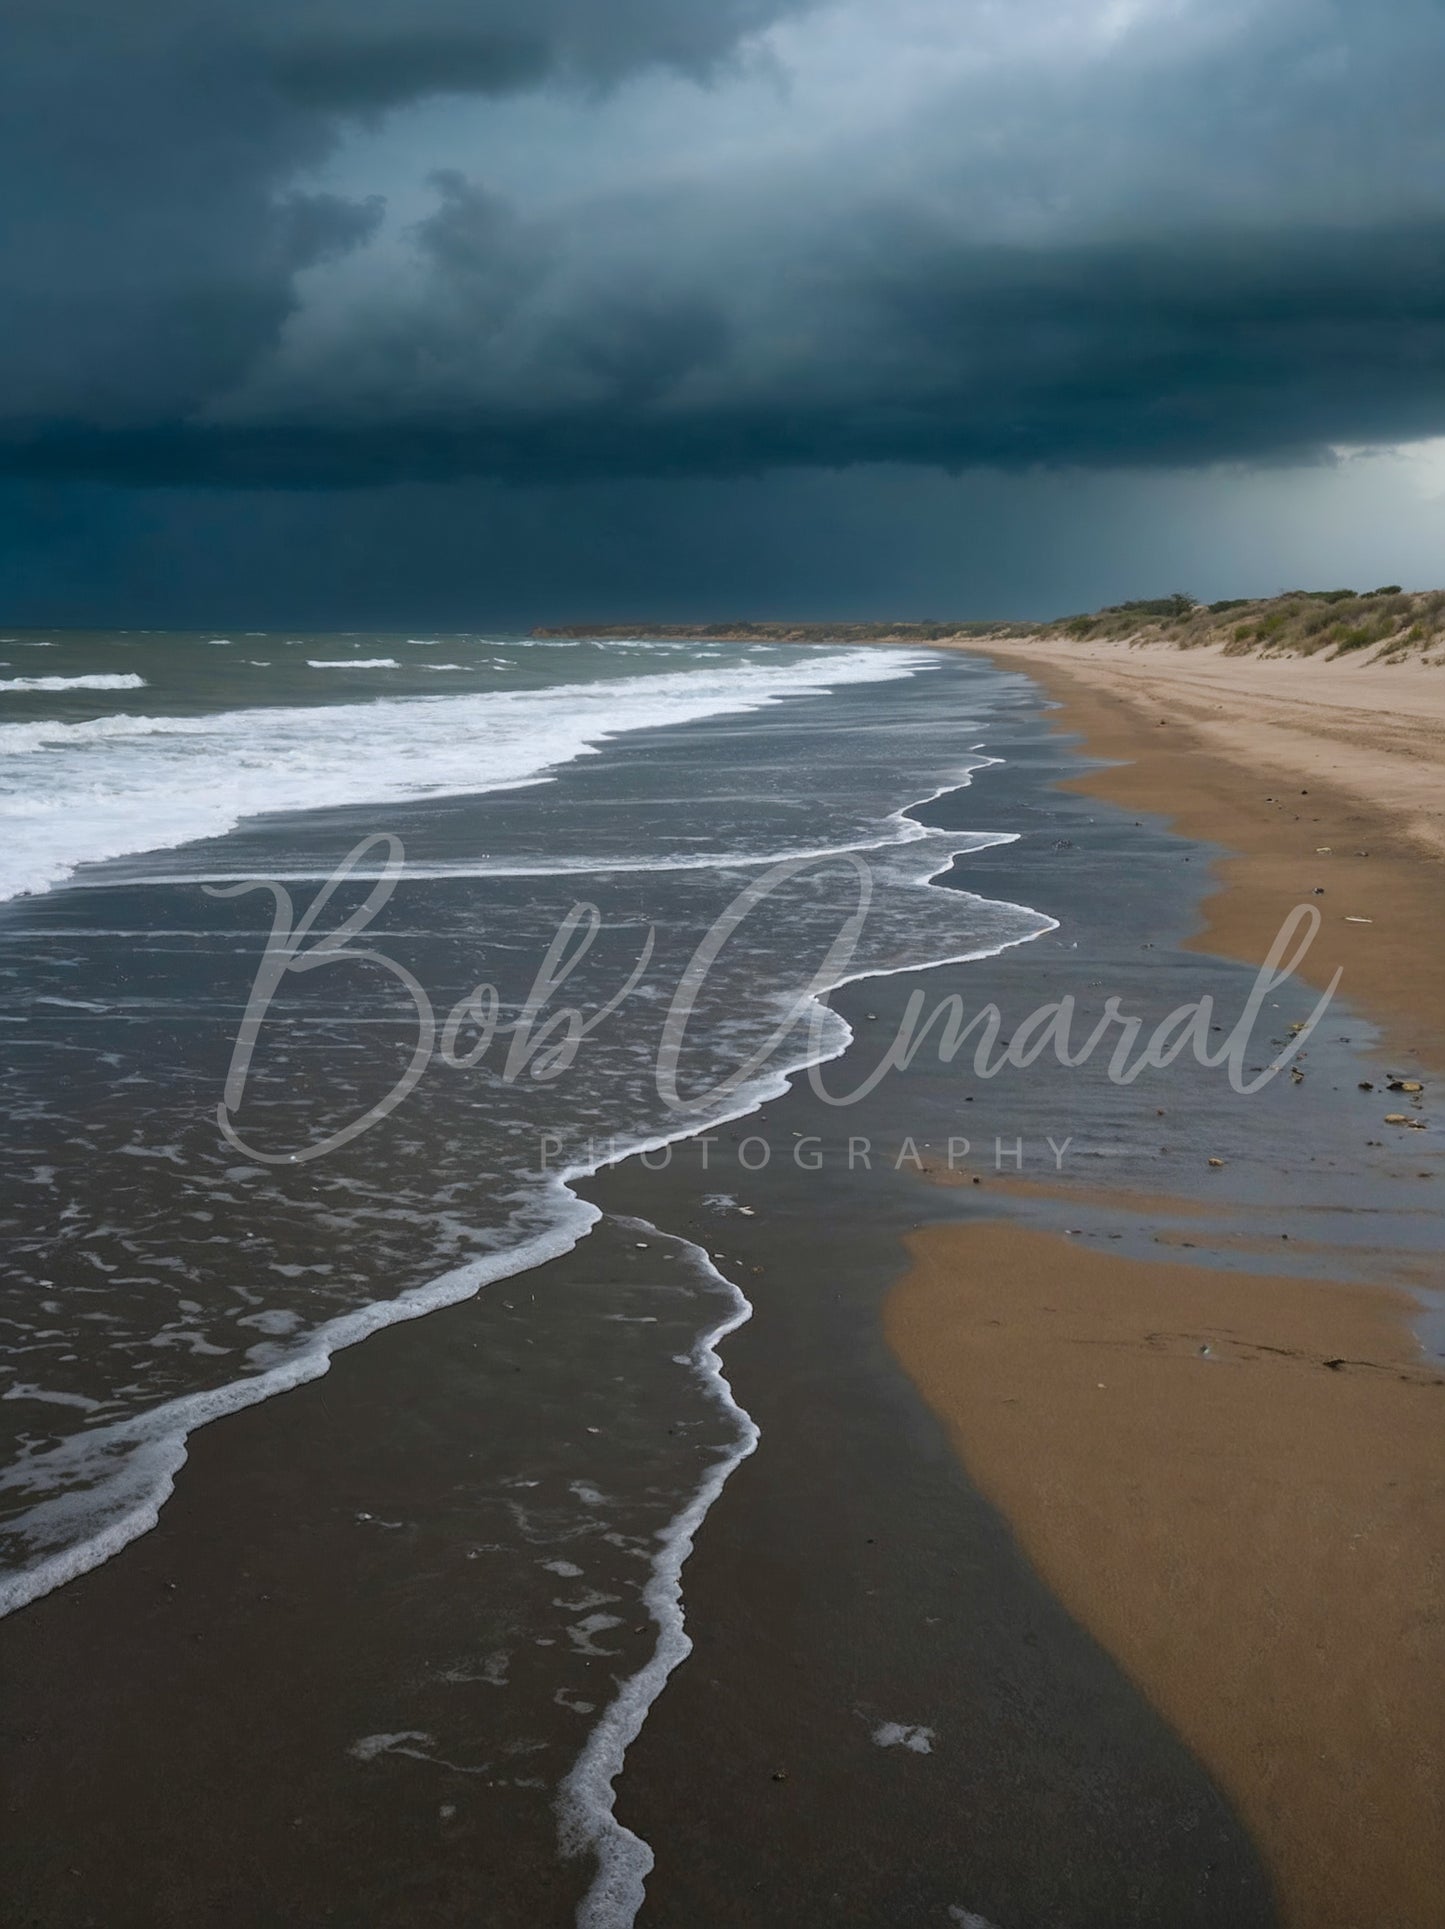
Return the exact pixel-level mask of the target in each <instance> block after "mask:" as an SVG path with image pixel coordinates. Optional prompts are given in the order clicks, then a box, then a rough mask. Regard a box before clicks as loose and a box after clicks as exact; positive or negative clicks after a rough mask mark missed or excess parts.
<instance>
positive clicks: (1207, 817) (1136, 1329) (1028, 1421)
mask: <svg viewBox="0 0 1445 1929" xmlns="http://www.w3.org/2000/svg"><path fill="white" fill-rule="evenodd" d="M985 647H986V649H987V652H988V654H990V655H992V656H996V657H998V658H999V659H1000V660H1003V661H1007V662H1009V663H1010V664H1011V665H1015V666H1017V667H1020V668H1026V669H1029V670H1030V671H1032V672H1033V673H1035V674H1037V675H1038V676H1039V677H1040V680H1041V681H1043V682H1044V683H1045V684H1046V686H1047V687H1048V688H1049V689H1050V691H1051V692H1052V693H1053V694H1054V695H1055V696H1057V697H1059V698H1060V699H1062V700H1063V703H1064V710H1063V714H1062V722H1063V723H1064V725H1065V726H1066V727H1069V728H1073V729H1077V730H1079V731H1081V732H1083V734H1084V736H1085V739H1086V747H1087V748H1088V749H1089V751H1090V752H1092V753H1093V754H1095V755H1098V756H1100V757H1105V758H1109V759H1118V760H1121V763H1120V767H1118V768H1113V769H1109V770H1104V771H1101V772H1097V773H1094V774H1091V775H1090V776H1088V777H1086V778H1084V779H1082V780H1080V782H1079V784H1078V785H1077V787H1078V788H1082V789H1087V790H1089V791H1091V792H1093V793H1095V794H1098V795H1101V796H1105V797H1108V798H1109V799H1111V800H1113V801H1116V802H1118V803H1120V804H1122V805H1124V806H1125V807H1126V808H1129V809H1132V810H1136V811H1139V812H1141V813H1142V812H1146V811H1147V812H1151V813H1153V812H1158V813H1161V814H1164V815H1166V816H1168V817H1170V818H1171V819H1172V820H1173V821H1174V823H1175V824H1176V825H1177V826H1178V827H1179V828H1180V829H1181V830H1183V831H1185V832H1186V833H1188V834H1190V835H1192V836H1196V837H1204V838H1208V839H1210V840H1211V841H1214V842H1216V843H1219V844H1221V845H1223V846H1225V847H1227V848H1228V849H1229V850H1230V851H1231V852H1232V853H1233V855H1230V856H1228V857H1226V858H1225V859H1224V860H1223V861H1222V862H1221V864H1220V866H1219V868H1218V876H1217V883H1218V886H1219V888H1218V890H1217V891H1216V893H1215V895H1214V896H1213V897H1212V898H1211V899H1210V901H1209V902H1208V904H1207V905H1206V906H1205V923H1204V927H1203V929H1202V930H1201V931H1200V932H1199V933H1198V935H1197V936H1196V938H1195V940H1194V943H1195V944H1196V946H1197V947H1198V948H1200V949H1202V950H1210V951H1219V952H1223V953H1226V954H1228V955H1232V956H1236V957H1241V958H1244V959H1246V960H1249V961H1251V962H1258V961H1259V960H1261V959H1262V958H1263V957H1264V955H1265V954H1266V952H1267V950H1268V948H1269V945H1270V942H1271V940H1272V938H1273V936H1274V933H1275V932H1276V930H1277V929H1278V927H1279V925H1280V922H1281V920H1282V919H1283V917H1284V916H1285V914H1286V913H1287V912H1288V911H1289V910H1291V909H1292V908H1293V907H1294V905H1296V904H1298V903H1300V902H1302V901H1305V899H1306V898H1309V899H1310V900H1311V901H1313V902H1314V903H1316V904H1317V906H1318V907H1319V908H1320V909H1321V910H1322V912H1323V913H1324V915H1325V924H1324V927H1323V930H1322V932H1321V936H1320V940H1319V941H1318V942H1317V944H1316V946H1315V949H1314V951H1313V953H1312V954H1311V956H1310V958H1309V960H1308V961H1307V965H1306V967H1305V971H1304V974H1303V975H1306V976H1308V977H1310V978H1311V979H1313V981H1314V982H1317V983H1323V982H1326V981H1327V980H1328V979H1329V977H1330V975H1331V974H1332V973H1333V970H1334V968H1335V966H1336V964H1340V963H1342V964H1343V965H1344V967H1345V976H1344V980H1343V982H1342V986H1341V989H1342V991H1343V992H1344V993H1345V994H1346V995H1348V996H1349V997H1350V998H1351V1000H1352V1001H1353V1002H1354V1003H1355V1004H1356V1005H1357V1006H1359V1007H1360V1008H1362V1009H1363V1010H1364V1011H1365V1012H1366V1013H1367V1014H1368V1015H1370V1016H1371V1017H1373V1018H1375V1019H1376V1020H1377V1021H1378V1022H1379V1023H1380V1024H1381V1025H1382V1027H1383V1028H1384V1030H1385V1035H1386V1040H1387V1047H1386V1049H1387V1052H1388V1053H1389V1054H1391V1055H1392V1059H1391V1062H1392V1063H1393V1062H1394V1060H1395V1059H1401V1060H1406V1061H1408V1062H1409V1064H1410V1066H1411V1067H1414V1066H1415V1065H1421V1064H1423V1065H1427V1066H1430V1067H1432V1068H1441V1069H1445V966H1442V960H1441V955H1440V954H1441V951H1442V948H1445V947H1442V944H1441V937H1442V933H1445V917H1442V911H1445V863H1442V852H1445V671H1441V670H1439V669H1432V668H1428V667H1425V668H1421V667H1419V666H1411V665H1406V666H1403V667H1401V668H1399V669H1395V668H1383V667H1376V666H1370V665H1365V666H1363V667H1359V666H1355V665H1350V664H1345V663H1341V664H1328V663H1320V662H1318V661H1314V660H1311V661H1309V662H1304V663H1301V662H1297V661H1296V662H1289V663H1272V662H1263V663H1262V662H1260V661H1259V660H1258V659H1253V658H1242V659H1225V658H1221V657H1218V656H1216V655H1214V654H1213V653H1208V654H1206V653H1203V652H1200V653H1190V654H1189V655H1187V656H1186V655H1181V653H1179V652H1178V651H1173V650H1167V649H1161V650H1155V651H1142V650H1141V651H1131V650H1127V649H1125V648H1122V647H1121V646H1117V645H1115V646H1108V645H1103V646H1093V647H1090V646H1077V645H1070V646H1068V647H1067V649H1065V648H1064V647H1062V646H1057V645H1049V646H1044V647H1040V646H1038V645H1024V646H1020V647H1019V649H1018V650H1017V651H1016V652H1015V651H1012V650H1010V651H1009V652H1008V653H1007V654H1006V653H1005V652H1004V651H1003V650H1002V649H999V648H997V647H995V645H993V644H992V643H990V644H989V645H987V646H985ZM1321 845H1325V846H1329V847H1330V848H1329V849H1328V850H1327V851H1320V850H1319V849H1318V847H1319V846H1321ZM1360 851H1368V852H1369V855H1368V857H1364V856H1357V855H1356V853H1357V852H1360ZM1316 884H1323V885H1324V886H1325V896H1324V897H1323V898H1314V897H1313V887H1314V886H1315V885H1316ZM1347 915H1349V916H1355V917H1365V918H1369V919H1371V920H1372V922H1371V923H1369V924H1360V925H1354V924H1347V923H1346V922H1345V919H1346V916H1347ZM1005 1196H1006V1195H1003V1194H1002V1193H1001V1194H1000V1203H1001V1204H1002V1203H1003V1202H1004V1198H1005ZM1128 1206H1129V1212H1130V1216H1131V1218H1133V1219H1134V1220H1135V1221H1136V1223H1143V1224H1145V1225H1148V1224H1149V1223H1150V1221H1151V1215H1153V1214H1155V1213H1157V1216H1158V1217H1159V1218H1160V1219H1161V1220H1162V1219H1164V1218H1167V1217H1170V1216H1173V1215H1174V1214H1176V1213H1177V1212H1178V1210H1179V1205H1178V1202H1166V1201H1162V1200H1161V1201H1157V1202H1151V1201H1149V1200H1148V1199H1143V1198H1131V1199H1130V1200H1129V1202H1128ZM1190 1238H1191V1240H1193V1241H1194V1243H1195V1244H1196V1246H1198V1247H1200V1248H1210V1247H1211V1246H1212V1248H1213V1250H1214V1251H1216V1252H1218V1253H1225V1252H1229V1251H1233V1250H1236V1248H1237V1245H1238V1222H1237V1221H1236V1223H1235V1226H1234V1227H1233V1228H1231V1229H1228V1230H1226V1229H1223V1228H1221V1230H1220V1231H1219V1233H1218V1235H1217V1236H1215V1235H1212V1234H1211V1233H1210V1232H1209V1230H1208V1229H1207V1228H1202V1229H1200V1230H1197V1231H1194V1230H1192V1231H1191V1234H1190ZM912 1256H913V1261H914V1264H913V1267H912V1270H911V1271H910V1272H909V1274H908V1275H907V1277H906V1278H905V1279H904V1280H903V1281H902V1283H901V1284H900V1285H899V1286H898V1287H897V1288H896V1290H895V1291H894V1293H893V1294H892V1295H891V1297H890V1300H889V1302H888V1306H887V1311H886V1327H887V1333H888V1338H889V1340H890V1342H891V1344H892V1346H893V1347H894V1349H895V1351H896V1352H897V1354H898V1356H899V1358H900V1360H901V1361H902V1363H903V1365H904V1366H905V1367H906V1369H907V1370H908V1371H909V1373H910V1374H911V1375H912V1376H913V1378H914V1380H915V1381H916V1383H917V1384H918V1386H919V1387H920V1389H921V1390H922V1392H923V1394H924V1396H925V1397H926V1398H927V1399H928V1401H929V1402H930V1404H931V1405H932V1406H933V1407H934V1408H935V1409H936V1410H937V1411H938V1413H939V1414H940V1415H941V1417H942V1418H943V1419H944V1421H945V1422H946V1424H947V1425H948V1427H949V1430H950V1432H951V1434H952V1437H953V1439H954V1442H955V1444H956V1446H957V1448H958V1451H959V1453H960V1454H961V1456H962V1458H963V1460H964V1461H965V1463H966V1465H967V1467H968V1469H969V1472H970V1474H971V1476H972V1477H973V1479H974V1480H975V1481H976V1482H977V1483H978V1485H979V1486H980V1487H981V1488H982V1490H983V1491H984V1492H985V1493H986V1494H988V1495H989V1497H990V1498H991V1499H992V1500H993V1501H994V1502H995V1504H996V1505H997V1506H998V1507H999V1508H1000V1509H1001V1511H1002V1512H1003V1513H1004V1514H1005V1515H1006V1516H1007V1517H1008V1519H1009V1520H1010V1521H1011V1523H1012V1525H1013V1527H1014V1530H1015V1532H1016V1534H1017V1536H1018V1538H1019V1541H1020V1543H1021V1544H1022V1546H1023V1547H1024V1548H1025V1550H1026V1551H1027V1553H1028V1554H1029V1556H1030V1558H1031V1559H1032V1560H1033V1562H1034V1563H1035V1565H1036V1566H1037V1568H1038V1570H1039V1572H1040V1573H1041V1574H1042V1575H1043V1577H1044V1578H1045V1580H1046V1581H1047V1582H1048V1583H1049V1584H1050V1585H1051V1586H1052V1587H1053V1589H1054V1590H1055V1591H1056V1593H1057V1594H1058V1596H1059V1598H1060V1599H1061V1600H1062V1601H1063V1602H1064V1603H1065V1604H1066V1606H1068V1608H1069V1609H1070V1611H1071V1612H1072V1613H1074V1614H1075V1615H1076V1616H1077V1618H1078V1619H1079V1620H1080V1621H1081V1622H1082V1623H1083V1624H1084V1625H1085V1626H1087V1627H1088V1628H1089V1629H1090V1630H1091V1632H1092V1633H1093V1634H1094V1635H1095V1636H1096V1637H1097V1638H1098V1640H1099V1641H1100V1642H1101V1643H1102V1644H1103V1645H1104V1646H1105V1647H1106V1648H1107V1649H1108V1650H1109V1651H1110V1652H1111V1653H1112V1654H1113V1655H1114V1656H1115V1657H1116V1659H1117V1660H1118V1661H1119V1662H1120V1664H1121V1665H1122V1666H1123V1667H1124V1669H1125V1670H1126V1671H1127V1672H1128V1673H1129V1675H1130V1676H1131V1677H1132V1678H1133V1679H1134V1680H1135V1681H1136V1683H1137V1684H1138V1685H1139V1687H1140V1688H1141V1690H1142V1691H1143V1692H1144V1693H1145V1694H1146V1695H1147V1696H1148V1697H1149V1699H1150V1700H1151V1701H1152V1702H1153V1703H1154V1704H1155V1706H1157V1707H1158V1708H1159V1709H1160V1710H1161V1712H1162V1713H1163V1714H1164V1715H1165V1717H1166V1718H1167V1719H1168V1720H1170V1721H1171V1723H1172V1724H1173V1725H1174V1726H1175V1728H1176V1729H1177V1731H1178V1732H1179V1734H1180V1735H1181V1736H1182V1737H1183V1738H1184V1739H1185V1740H1186V1741H1187V1742H1188V1743H1189V1744H1190V1745H1191V1746H1192V1747H1193V1748H1194V1749H1195V1751H1196V1752H1197V1753H1198V1755H1199V1756H1200V1758H1201V1760H1202V1761H1203V1762H1204V1763H1205V1765H1206V1766H1207V1767H1208V1768H1209V1769H1210V1771H1211V1772H1212V1773H1213V1774H1214V1776H1215V1777H1216V1779H1217V1780H1218V1781H1219V1783H1220V1785H1221V1786H1222V1787H1223V1788H1224V1789H1225V1790H1226V1791H1227V1792H1228V1793H1229V1795H1230V1797H1231V1798H1232V1800H1233V1801H1234V1803H1235V1804H1236V1806H1237V1808H1238V1811H1239V1813H1240V1815H1241V1817H1242V1818H1243V1820H1244V1821H1245V1823H1246V1825H1247V1826H1248V1827H1249V1828H1250V1829H1251V1831H1252V1832H1253V1834H1254V1836H1255V1838H1256V1840H1257V1842H1258V1844H1259V1847H1260V1849H1261V1851H1262V1852H1263V1854H1264V1855H1265V1857H1266V1859H1267V1861H1268V1863H1269V1864H1270V1867H1271V1869H1272V1871H1273V1874H1274V1877H1275V1880H1276V1883H1277V1887H1278V1892H1279V1898H1280V1908H1281V1913H1282V1916H1283V1917H1284V1919H1285V1920H1286V1921H1287V1922H1288V1923H1290V1924H1292V1925H1295V1929H1440V1925H1441V1924H1445V1814H1442V1791H1445V1612H1442V1577H1441V1568H1442V1560H1445V1428H1442V1421H1445V1386H1442V1384H1441V1379H1440V1376H1439V1375H1438V1374H1436V1373H1435V1372H1433V1371H1431V1370H1430V1369H1429V1368H1428V1367H1427V1366H1426V1365H1424V1364H1423V1363H1422V1360H1421V1356H1420V1353H1419V1350H1418V1348H1417V1347H1416V1345H1415V1343H1414V1341H1413V1338H1412V1336H1411V1332H1410V1324H1409V1322H1410V1316H1411V1312H1412V1310H1413V1308H1412V1305H1411V1302H1409V1301H1408V1300H1406V1299H1405V1298H1403V1297H1402V1296H1399V1295H1396V1294H1395V1293H1392V1292H1391V1291H1389V1290H1387V1289H1384V1288H1381V1287H1378V1286H1364V1285H1360V1286H1355V1287H1345V1286H1340V1285H1332V1284H1326V1283H1320V1282H1313V1281H1309V1280H1300V1279H1283V1278H1278V1279H1277V1278H1266V1277H1262V1276H1260V1275H1257V1274H1248V1273H1242V1272H1238V1271H1233V1270H1226V1269H1224V1268H1223V1267H1210V1268H1205V1267H1201V1266H1198V1265H1195V1264H1183V1263H1177V1262H1172V1261H1163V1260H1161V1261H1146V1260H1138V1259H1125V1258H1121V1257H1119V1256H1116V1255H1114V1254H1110V1253H1102V1252H1095V1251H1091V1250H1089V1249H1087V1248H1085V1247H1082V1246H1080V1245H1078V1244H1076V1242H1074V1241H1073V1240H1069V1239H1066V1238H1061V1237H1058V1236H1056V1235H1054V1234H1050V1233H1046V1232H1040V1231H1037V1230H1031V1229H1027V1228H1024V1227H1022V1226H1018V1225H1010V1224H1007V1223H996V1224H984V1225H971V1226H938V1227H933V1228H930V1229H928V1230H927V1231H925V1232H922V1233H920V1234H918V1235H916V1236H915V1238H914V1240H913V1241H912ZM1206 1346H1207V1347H1208V1348H1209V1352H1208V1353H1207V1354H1205V1353H1203V1352H1202V1351H1201V1348H1203V1347H1206ZM1327 1360H1337V1361H1343V1362H1345V1364H1343V1365H1338V1366H1334V1367H1331V1366H1327V1365H1326V1364H1325V1362H1326V1361H1327ZM1101 1383H1102V1384H1101Z"/></svg>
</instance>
